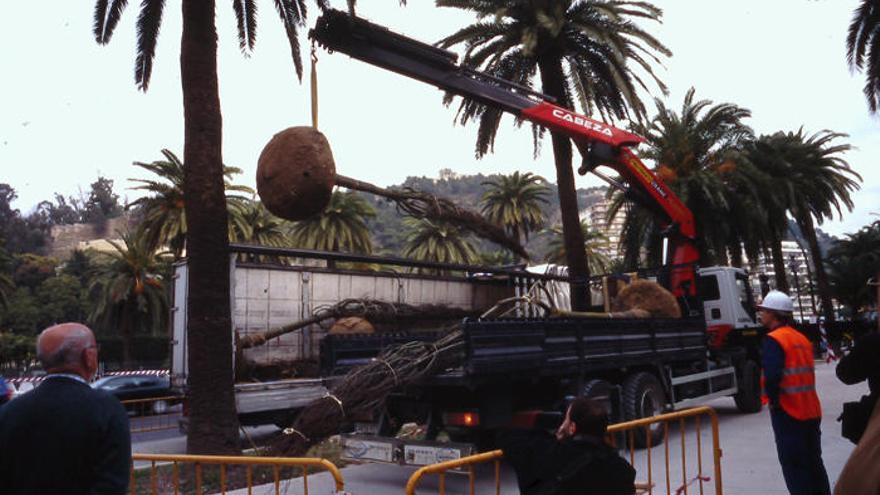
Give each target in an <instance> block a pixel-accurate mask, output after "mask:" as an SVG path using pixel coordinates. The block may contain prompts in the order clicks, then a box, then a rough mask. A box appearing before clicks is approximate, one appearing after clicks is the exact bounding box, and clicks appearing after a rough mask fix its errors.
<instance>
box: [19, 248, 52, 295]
mask: <svg viewBox="0 0 880 495" xmlns="http://www.w3.org/2000/svg"><path fill="white" fill-rule="evenodd" d="M14 265H15V268H14V271H13V276H12V280H13V282H15V285H16V286H18V287H26V288H29V289H36V288H37V286H39V285H40V284H41V283H43V282H44V281H45V280H46V279H48V278H49V277H52V276H54V275H55V268H56V267H57V266H58V260H57V259H55V258H48V257H46V256H40V255H37V254H31V253H25V254H19V255H16V256H15V262H14Z"/></svg>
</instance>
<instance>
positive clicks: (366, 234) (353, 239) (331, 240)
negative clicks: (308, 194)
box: [290, 190, 376, 254]
mask: <svg viewBox="0 0 880 495" xmlns="http://www.w3.org/2000/svg"><path fill="white" fill-rule="evenodd" d="M374 216H376V210H374V209H373V207H372V206H371V205H370V203H369V202H367V200H365V199H364V198H362V197H361V196H360V195H359V194H357V193H355V192H342V191H339V190H336V191H333V195H332V196H330V203H328V204H327V207H326V208H325V209H324V211H323V212H321V214H319V215H315V216H313V217H312V218H309V219H306V220H302V221H299V222H296V223H294V224H293V227H291V229H290V237H291V241H292V242H293V244H294V245H295V246H297V247H301V248H306V249H318V250H322V251H343V252H349V253H365V254H369V253H372V252H373V242H372V240H371V239H370V231H369V229H367V224H366V221H365V220H366V219H367V218H372V217H374Z"/></svg>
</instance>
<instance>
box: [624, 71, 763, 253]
mask: <svg viewBox="0 0 880 495" xmlns="http://www.w3.org/2000/svg"><path fill="white" fill-rule="evenodd" d="M694 93H695V92H694V89H693V88H691V89H690V90H689V91H688V92H687V94H686V95H685V98H684V102H683V104H682V107H681V111H680V112H676V111H675V110H673V109H670V108H667V106H666V104H665V103H664V102H662V101H661V100H659V99H658V100H656V105H657V115H656V116H655V117H654V118H653V119H651V121H650V122H649V123H647V124H636V125H634V126H633V127H634V131H635V132H637V133H638V134H641V135H642V136H644V137H645V139H646V143H645V144H646V146H645V147H643V149H642V151H641V156H642V157H643V158H646V159H648V160H652V161H653V162H655V163H656V164H657V167H656V172H657V174H658V175H659V176H660V178H661V179H663V180H664V182H665V183H666V184H667V185H668V186H669V187H670V189H672V190H673V191H674V192H675V193H676V194H677V195H678V197H679V198H680V199H681V200H682V202H684V203H685V204H686V205H687V207H688V208H689V209H690V210H691V212H692V213H693V215H694V223H695V225H696V228H697V233H698V236H697V239H696V245H697V249H698V250H699V252H700V260H701V262H703V263H705V264H715V263H719V262H721V263H724V262H726V261H727V254H726V253H727V249H728V247H729V246H731V245H732V244H733V245H736V246H738V245H739V243H740V242H742V238H741V237H740V236H739V235H737V234H738V233H741V232H743V231H747V229H745V228H744V229H742V230H741V231H737V230H734V228H733V227H735V226H736V225H738V224H740V223H745V224H748V223H749V222H733V221H731V220H732V219H733V218H734V217H735V216H736V215H745V214H747V213H749V212H736V211H734V208H733V206H734V204H735V203H734V201H735V200H736V201H742V200H743V198H741V197H739V198H738V197H737V196H736V195H735V194H733V190H732V188H731V187H730V186H729V182H730V181H731V178H732V176H735V175H738V174H742V173H743V171H744V168H743V167H747V166H748V162H744V161H743V162H744V163H738V161H740V160H739V156H738V155H739V150H740V148H741V146H742V145H743V144H744V143H746V142H748V141H749V140H750V139H751V138H752V130H751V129H750V128H749V127H748V126H747V125H746V124H745V122H744V120H745V119H746V118H748V117H749V116H750V115H751V112H749V110H747V109H745V108H741V107H738V106H736V105H733V104H730V103H720V104H716V105H713V104H712V101H710V100H698V101H695V100H694ZM627 204H628V205H629V207H628V209H627V210H626V211H627V216H626V220H625V222H624V227H623V233H622V239H621V243H622V246H621V247H622V249H623V251H624V253H625V256H624V257H625V259H626V260H627V265H629V266H628V268H634V266H633V265H636V264H637V260H638V256H639V252H640V251H641V250H642V249H643V248H647V251H648V258H649V261H650V262H651V263H652V264H660V263H662V262H663V261H665V260H661V259H660V251H661V244H660V240H661V235H660V230H661V229H660V225H659V223H658V222H657V220H656V218H655V213H654V211H653V210H652V209H649V208H646V207H644V206H643V205H640V204H637V203H632V202H631V201H630V200H629V199H628V198H627V197H626V196H625V195H624V194H622V193H616V194H615V195H614V199H613V201H612V205H611V208H610V209H609V212H608V215H609V218H613V217H614V215H616V214H617V212H618V211H619V210H620V208H622V207H624V205H627ZM753 220H756V219H753Z"/></svg>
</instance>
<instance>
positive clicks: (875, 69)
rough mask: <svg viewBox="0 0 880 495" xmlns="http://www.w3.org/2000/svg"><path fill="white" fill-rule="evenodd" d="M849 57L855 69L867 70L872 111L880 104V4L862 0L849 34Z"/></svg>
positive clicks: (866, 77) (867, 91)
mask: <svg viewBox="0 0 880 495" xmlns="http://www.w3.org/2000/svg"><path fill="white" fill-rule="evenodd" d="M846 61H847V63H848V64H849V68H850V69H851V70H854V71H859V72H861V71H865V89H864V92H865V97H866V98H867V99H868V108H870V109H871V112H872V113H876V112H877V107H878V105H880V4H878V3H877V2H876V1H875V0H862V2H861V4H859V7H858V8H857V9H856V10H855V12H854V13H853V18H852V22H850V25H849V32H848V33H847V37H846Z"/></svg>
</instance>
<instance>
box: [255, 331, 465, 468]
mask: <svg viewBox="0 0 880 495" xmlns="http://www.w3.org/2000/svg"><path fill="white" fill-rule="evenodd" d="M464 344H465V341H464V334H463V333H462V331H461V329H460V328H459V327H457V326H456V327H453V330H451V331H450V332H449V333H447V334H446V335H445V336H443V337H442V338H440V339H438V340H436V341H434V342H407V343H405V344H401V345H398V346H394V347H391V348H389V349H387V350H386V351H385V352H383V353H382V354H381V355H380V356H379V357H377V358H375V359H374V360H373V361H372V362H370V363H369V364H366V365H364V366H360V367H358V368H355V369H353V370H351V371H350V372H349V373H348V374H346V375H345V376H344V377H342V379H341V380H339V381H338V382H337V385H336V386H334V387H333V388H332V389H331V391H330V393H328V394H327V395H326V396H324V397H322V398H320V399H317V400H315V401H313V402H312V403H311V404H309V405H308V406H307V407H306V408H305V409H304V410H303V411H302V413H300V415H299V416H298V417H297V419H296V421H295V422H294V424H293V425H292V426H291V427H290V428H286V429H285V430H284V434H283V435H281V436H280V437H279V438H278V439H277V440H276V441H275V443H274V444H273V445H272V450H273V451H275V452H278V453H279V454H282V455H288V456H297V455H302V454H303V453H304V452H306V451H307V450H308V449H309V447H311V446H312V445H315V444H317V443H319V442H321V441H322V440H324V439H325V438H327V437H330V436H332V435H335V434H337V433H338V432H339V428H340V425H342V424H344V423H346V422H349V421H353V420H354V418H358V417H364V416H369V415H370V414H372V413H373V412H374V411H375V410H376V409H377V408H379V407H380V406H381V405H382V404H383V403H384V401H385V398H386V397H387V396H388V394H390V393H391V392H392V391H394V390H395V389H397V388H398V387H401V386H404V385H407V384H411V383H414V382H416V381H418V380H419V379H421V378H424V377H427V376H431V375H434V374H436V373H438V372H440V371H443V370H444V369H447V368H450V367H453V366H456V365H457V364H459V363H460V362H461V360H462V359H463V357H464Z"/></svg>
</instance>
